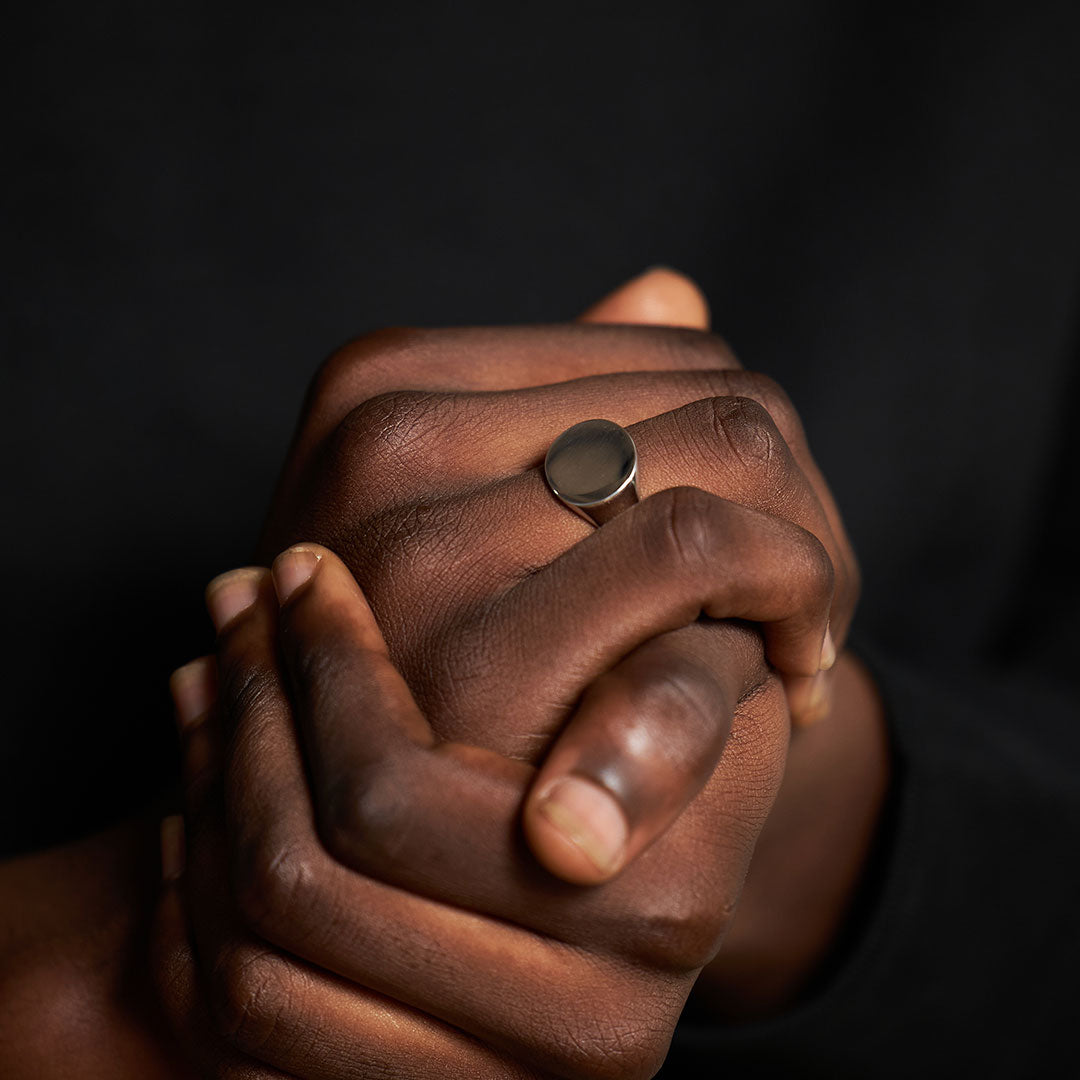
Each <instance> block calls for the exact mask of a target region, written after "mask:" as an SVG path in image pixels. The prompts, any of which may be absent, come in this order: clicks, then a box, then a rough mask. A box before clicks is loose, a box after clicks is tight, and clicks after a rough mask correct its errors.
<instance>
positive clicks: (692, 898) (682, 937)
mask: <svg viewBox="0 0 1080 1080" xmlns="http://www.w3.org/2000/svg"><path fill="white" fill-rule="evenodd" d="M651 901H652V902H651V903H650V904H649V905H648V906H647V907H645V908H643V909H642V910H640V911H638V912H637V914H636V918H635V927H634V935H633V941H634V946H633V955H634V957H635V959H637V960H638V961H639V962H640V963H643V964H646V965H648V966H649V967H653V968H657V969H659V970H661V971H667V972H675V973H684V972H692V971H697V970H698V969H699V968H701V967H703V966H704V965H705V964H707V963H708V962H709V961H710V960H711V959H712V958H713V956H715V955H716V950H717V948H718V946H719V942H720V940H721V939H722V937H723V935H724V933H725V932H726V931H727V928H728V927H729V926H730V925H731V922H732V920H733V919H734V917H735V904H734V902H732V903H727V902H725V900H724V897H723V896H720V895H717V893H716V890H715V889H714V888H710V887H709V883H708V882H705V881H691V882H684V883H682V884H681V885H680V886H679V887H678V888H672V889H669V890H666V891H665V893H664V894H663V895H659V894H657V895H656V896H654V897H652V898H651Z"/></svg>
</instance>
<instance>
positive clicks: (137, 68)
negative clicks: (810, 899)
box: [0, 0, 1080, 1077]
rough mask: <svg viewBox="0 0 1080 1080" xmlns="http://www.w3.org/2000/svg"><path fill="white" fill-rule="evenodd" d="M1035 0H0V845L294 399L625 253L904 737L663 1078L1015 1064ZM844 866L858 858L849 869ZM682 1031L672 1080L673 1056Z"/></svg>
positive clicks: (1072, 73) (1050, 204)
mask: <svg viewBox="0 0 1080 1080" xmlns="http://www.w3.org/2000/svg"><path fill="white" fill-rule="evenodd" d="M1078 47H1080V7H1078V6H1077V5H1075V4H1070V3H1066V2H1060V3H1029V4H1025V5H1003V4H1002V5H993V4H990V5H988V4H939V5H925V6H924V5H914V6H908V7H906V8H903V9H899V10H893V9H888V8H884V7H882V6H880V5H865V4H862V5H860V4H853V3H839V2H831V3H829V2H826V3H814V4H807V3H795V2H793V0H778V2H775V3H767V2H766V3H761V2H755V3H751V2H745V3H737V4H725V3H711V4H705V3H701V4H691V3H680V2H673V3H669V4H665V5H650V6H648V7H646V6H644V5H624V6H617V5H602V6H601V5H580V4H578V5H548V6H545V7H543V8H521V7H520V6H517V5H503V6H501V7H491V8H490V9H489V8H487V7H480V6H475V5H469V4H467V3H466V4H455V5H441V4H430V5H425V4H421V3H409V2H405V3H399V4H394V5H382V6H381V7H378V8H376V7H373V6H371V5H359V4H355V5H353V4H319V5H306V6H302V7H301V6H289V5H274V4H259V5H254V4H253V5H242V4H233V5H228V6H227V7H226V6H223V5H194V4H179V3H162V4H154V5H137V4H127V3H119V2H117V0H102V2H101V3H98V4H93V5H77V4H73V3H70V2H68V3H57V2H51V3H50V2H39V3H37V4H35V5H34V6H33V7H32V8H31V9H28V10H26V11H23V12H21V13H20V15H19V17H18V19H17V20H15V19H12V20H11V21H9V22H8V24H7V26H6V29H5V34H4V45H3V48H4V50H5V52H6V53H7V54H8V55H7V56H6V57H5V58H4V65H3V69H4V79H5V82H6V84H7V91H6V93H5V99H4V100H5V103H6V104H7V107H8V109H7V112H8V115H7V118H6V122H5V125H4V139H3V143H4V151H5V154H4V156H5V165H4V169H3V174H2V181H0V185H2V186H0V190H2V191H3V201H4V215H5V224H4V229H3V243H2V245H0V260H2V265H3V268H4V299H3V319H2V335H3V337H2V350H3V352H2V355H3V380H4V388H3V404H4V426H3V448H4V460H5V461H6V462H7V463H8V474H7V491H6V498H5V500H4V501H5V506H6V512H5V528H4V534H5V542H4V544H5V557H4V565H5V568H6V571H7V573H6V578H5V588H4V595H5V599H6V614H7V618H6V621H7V624H8V628H9V635H8V646H7V649H6V651H5V655H6V658H7V663H6V673H7V679H6V687H5V689H6V693H5V695H4V701H5V704H4V706H3V716H4V721H3V730H4V734H3V739H2V747H0V752H2V753H3V755H4V758H3V766H2V773H3V785H2V796H0V828H2V834H3V835H2V850H4V851H6V852H14V851H16V850H21V849H26V848H30V847H34V846H38V845H40V844H42V843H46V842H51V841H54V840H57V839H60V838H63V837H66V836H70V835H74V834H76V833H79V832H86V831H90V830H91V829H93V828H96V827H98V826H100V825H102V824H103V823H105V822H107V821H109V820H111V819H112V818H115V817H116V816H118V815H120V814H122V813H124V812H127V811H129V810H131V809H132V808H133V807H135V806H137V805H138V804H139V803H140V802H141V801H142V800H145V799H146V798H148V797H150V796H151V795H152V794H153V793H154V792H156V791H158V790H160V788H161V787H162V785H163V784H164V783H166V782H167V780H168V777H169V776H170V775H171V770H172V768H173V752H172V741H173V736H172V734H171V728H170V722H169V719H168V708H167V703H166V697H165V690H164V685H165V677H166V675H167V673H168V672H169V670H171V668H172V667H173V666H175V665H176V664H177V663H179V662H182V661H184V660H186V659H188V658H190V657H191V656H193V655H196V654H197V653H198V652H200V651H204V650H205V649H206V648H207V646H208V644H209V628H208V624H207V623H206V619H205V616H204V615H203V613H202V610H201V603H200V594H201V589H202V586H203V584H204V583H205V581H206V580H208V579H209V578H210V577H211V576H212V575H213V574H214V573H216V572H218V571H220V570H222V569H225V568H227V567H229V566H232V565H236V564H238V563H241V562H242V561H244V558H245V555H246V553H247V551H248V550H249V548H250V545H251V544H252V542H253V539H254V536H255V532H256V530H257V527H258V523H259V519H260V515H261V512H262V509H263V507H264V506H265V504H266V501H267V499H268V497H269V494H270V488H271V484H272V481H273V477H274V475H275V472H276V469H277V467H278V464H279V461H280V459H281V456H282V454H283V452H284V448H285V445H286V441H287V438H288V435H289V431H290V427H291V424H292V423H293V420H294V417H295V413H296V410H297V408H298V405H299V401H300V397H301V394H302V391H303V387H304V385H305V383H306V381H307V379H308V377H309V376H310V374H311V372H312V370H313V369H314V367H315V365H316V364H317V362H318V361H319V359H320V358H321V355H322V354H324V353H325V352H327V351H329V350H330V349H331V348H332V347H333V346H335V345H336V344H338V343H339V342H340V341H342V340H345V339H347V338H349V337H351V336H354V335H356V334H357V333H360V332H362V331H364V330H366V329H371V328H374V327H376V326H379V325H385V324H390V323H416V324H428V325H433V324H443V323H448V322H453V323H489V322H517V321H532V320H537V321H548V320H553V319H559V318H563V317H569V316H570V315H572V314H573V313H574V312H575V311H577V310H578V309H580V308H582V307H583V306H585V305H586V304H587V303H588V302H590V301H591V300H592V299H594V298H595V297H597V296H598V295H600V294H601V293H603V292H604V291H606V290H607V289H609V288H610V287H611V286H613V285H614V284H615V283H617V282H619V281H620V280H622V279H624V278H626V277H628V276H630V275H631V274H633V273H635V272H637V271H638V270H640V269H642V268H643V267H645V266H646V265H649V264H652V263H656V262H666V263H671V264H673V265H675V266H678V267H679V268H681V269H684V270H686V271H688V272H690V273H691V274H693V275H694V276H696V277H697V279H698V280H699V281H700V282H701V283H702V285H703V286H704V288H705V289H706V291H707V293H708V294H709V296H710V298H711V301H712V303H713V308H714V316H715V323H716V326H717V328H718V330H719V331H720V332H721V333H723V334H724V335H725V336H727V337H728V338H729V339H730V340H731V342H732V343H733V345H734V346H735V348H736V350H737V351H738V353H739V354H740V356H741V357H742V358H743V360H744V362H745V363H746V364H747V366H749V367H752V368H755V369H757V370H762V371H766V372H768V373H769V374H772V375H774V376H775V377H776V378H777V379H779V380H780V382H781V383H783V384H784V385H785V387H787V389H788V390H789V392H790V393H791V395H792V396H793V398H794V400H795V402H796V405H797V406H798V407H799V409H800V411H801V413H802V415H803V416H804V419H805V421H806V424H807V427H808V430H809V433H810V437H811V443H812V445H813V447H814V449H815V451H816V453H817V456H818V458H819V461H820V463H821V465H822V467H823V469H824V471H825V474H826V475H827V476H828V477H829V479H830V482H831V483H832V485H833V488H834V490H835V492H836V494H837V496H838V499H839V502H840V505H841V508H842V510H843V512H844V516H845V519H846V521H847V523H848V525H849V528H850V531H851V534H852V537H853V539H854V542H855V546H856V548H857V550H858V552H859V554H860V557H861V559H862V562H863V569H864V572H865V590H864V595H863V601H862V606H861V610H860V614H859V620H858V626H857V634H858V639H859V640H860V641H861V642H862V643H863V645H864V648H865V650H866V652H867V655H868V656H870V657H871V658H873V659H874V663H875V666H876V670H877V671H878V672H879V674H880V681H881V684H882V689H883V693H884V695H885V698H886V700H887V702H888V704H889V708H890V716H891V723H892V730H893V737H894V740H895V743H896V753H897V757H898V761H899V762H900V764H901V768H900V771H899V773H898V775H899V777H900V779H899V780H898V786H897V790H895V791H894V793H893V798H894V800H895V803H894V806H895V822H894V823H893V825H894V827H893V828H891V829H886V830H884V831H883V835H882V845H883V846H882V848H881V859H882V861H883V867H882V872H881V875H880V882H878V883H877V884H876V885H875V886H874V887H873V889H872V892H871V894H870V895H869V896H868V897H867V898H866V901H865V902H866V904H867V911H868V915H867V918H866V920H865V926H864V928H863V933H861V934H860V935H859V937H858V940H856V941H851V942H848V943H847V945H846V946H845V951H844V954H843V955H842V956H838V957H837V958H836V962H835V965H834V970H832V972H831V976H830V978H829V979H827V980H825V982H824V984H823V985H819V986H818V988H817V989H816V991H815V992H814V994H813V995H812V996H811V997H810V998H809V999H808V1000H807V1001H806V1002H804V1003H803V1004H802V1005H800V1006H799V1007H797V1008H796V1009H794V1010H793V1011H792V1012H791V1013H790V1014H789V1015H787V1016H785V1017H783V1018H781V1019H779V1020H778V1021H775V1022H771V1023H770V1024H767V1025H762V1026H754V1027H746V1028H741V1029H739V1030H733V1031H718V1030H717V1029H715V1028H709V1029H707V1030H702V1029H700V1028H695V1027H693V1026H691V1025H689V1024H687V1025H686V1027H685V1029H684V1030H681V1031H680V1033H679V1036H678V1037H677V1040H676V1049H675V1051H674V1054H673V1058H672V1064H671V1065H670V1066H669V1067H666V1068H665V1072H664V1075H670V1076H678V1075H694V1076H698V1075H700V1076H711V1075H713V1074H716V1075H723V1076H792V1075H828V1076H842V1077H848V1076H850V1077H871V1076H874V1077H876V1076H892V1075H897V1076H899V1075H901V1074H910V1073H912V1072H916V1071H917V1072H918V1073H920V1074H921V1075H954V1074H957V1073H959V1074H971V1075H980V1076H986V1077H989V1076H1003V1077H1004V1076H1009V1077H1016V1076H1039V1075H1052V1074H1051V1072H1050V1066H1049V1063H1050V1062H1051V1061H1052V1058H1053V1055H1054V1054H1055V1052H1057V1051H1059V1050H1061V1049H1063V1047H1064V1042H1065V1033H1066V1031H1067V1028H1068V1024H1067V1019H1068V1017H1069V1016H1070V1009H1071V1007H1072V1006H1073V1005H1074V1004H1075V998H1076V995H1075V991H1074V989H1073V985H1074V984H1073V981H1072V980H1071V979H1070V977H1069V976H1070V973H1071V971H1072V970H1073V969H1074V968H1075V966H1076V964H1077V961H1078V959H1080V957H1078V949H1077V940H1076V932H1075V930H1074V929H1073V927H1072V918H1073V913H1074V912H1075V911H1076V910H1077V901H1078V899H1080V898H1078V892H1080V888H1078V882H1077V871H1076V868H1075V860H1074V857H1073V852H1074V851H1075V850H1076V848H1077V841H1078V839H1080V836H1078V833H1080V830H1078V822H1077V812H1078V810H1077V808H1078V804H1080V784H1078V783H1077V782H1076V780H1075V772H1076V766H1077V763H1078V762H1080V745H1078V741H1080V737H1078V734H1077V724H1076V720H1077V707H1076V692H1077V673H1076V662H1075V658H1076V656H1077V654H1078V646H1080V634H1078V630H1077V620H1076V618H1075V616H1074V612H1075V610H1076V608H1077V603H1078V601H1080V596H1078V584H1077V583H1078V575H1077V570H1076V560H1075V541H1074V540H1073V539H1072V538H1073V536H1074V533H1073V532H1072V529H1071V519H1070V514H1071V510H1072V501H1073V500H1075V497H1076V475H1077V474H1076V459H1077V436H1076V428H1075V425H1074V424H1073V423H1072V417H1073V410H1074V409H1075V408H1076V407H1077V404H1078V385H1077V381H1076V379H1077V376H1076V368H1077V365H1076V359H1075V358H1076V355H1077V351H1076V350H1077V341H1078V336H1077V298H1078V296H1080V274H1078V269H1080V199H1078V197H1077V193H1078V192H1080V141H1078V128H1080V120H1078V117H1080V76H1078V65H1077V64H1076V59H1075V58H1076V56H1077V52H1078ZM868 888H870V886H868ZM680 1055H681V1056H682V1059H683V1061H684V1065H683V1070H682V1072H680V1071H678V1066H677V1065H676V1060H677V1058H679V1056H680Z"/></svg>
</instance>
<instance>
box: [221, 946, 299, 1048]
mask: <svg viewBox="0 0 1080 1080" xmlns="http://www.w3.org/2000/svg"><path fill="white" fill-rule="evenodd" d="M211 986H212V995H211V1001H212V1006H213V1012H214V1018H215V1021H216V1024H217V1029H218V1033H219V1034H220V1035H221V1036H222V1037H223V1038H224V1039H226V1040H227V1041H228V1042H230V1043H232V1044H233V1045H234V1046H237V1047H239V1048H240V1049H241V1050H244V1051H246V1052H248V1053H253V1052H256V1051H258V1050H259V1049H261V1048H262V1047H264V1046H266V1044H267V1043H268V1042H269V1041H270V1040H271V1039H272V1038H273V1037H274V1034H275V1032H276V1031H278V1029H279V1028H280V1025H281V1022H282V1018H283V1016H284V1014H285V1013H286V1012H287V1010H288V1009H289V1004H290V1000H291V997H292V986H291V979H290V975H289V970H288V967H287V965H286V963H285V962H284V961H282V960H280V959H279V958H278V957H276V956H275V955H274V954H273V953H272V952H270V951H269V950H267V949H264V948H260V947H258V946H255V945H247V944H230V945H227V946H225V947H224V948H223V949H222V951H221V952H220V953H219V955H218V956H217V958H216V960H215V962H214V967H213V972H212V975H211Z"/></svg>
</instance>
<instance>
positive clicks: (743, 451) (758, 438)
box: [709, 397, 781, 476]
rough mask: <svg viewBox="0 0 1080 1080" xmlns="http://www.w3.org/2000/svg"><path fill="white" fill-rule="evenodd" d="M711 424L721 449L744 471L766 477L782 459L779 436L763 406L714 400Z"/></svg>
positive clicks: (747, 401) (749, 401)
mask: <svg viewBox="0 0 1080 1080" xmlns="http://www.w3.org/2000/svg"><path fill="white" fill-rule="evenodd" d="M709 405H710V421H711V423H712V428H713V433H714V434H715V436H716V439H717V441H718V443H719V445H720V446H721V447H726V448H727V450H728V451H730V453H731V455H732V457H733V458H734V460H735V462H736V463H737V464H738V465H739V467H740V468H742V469H743V470H744V471H746V472H749V473H752V474H755V475H757V476H765V475H767V474H769V473H770V472H772V471H773V469H774V468H775V466H776V463H777V462H778V461H779V460H781V454H780V449H781V448H780V445H779V443H780V439H779V433H778V431H777V429H776V425H775V423H773V420H772V417H771V416H770V415H769V413H768V411H767V410H766V409H765V407H764V406H763V405H761V404H760V403H759V402H757V401H755V400H754V399H753V398H748V397H719V398H711V399H710V400H709Z"/></svg>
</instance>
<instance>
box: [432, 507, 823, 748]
mask: <svg viewBox="0 0 1080 1080" xmlns="http://www.w3.org/2000/svg"><path fill="white" fill-rule="evenodd" d="M567 516H569V515H567ZM493 520H498V517H497V516H493ZM476 558H477V559H478V560H479V558H480V553H477V555H476ZM470 562H471V560H470ZM464 572H466V573H475V572H478V571H475V570H473V569H472V566H469V568H468V569H466V570H465V571H464ZM832 590H833V569H832V563H831V561H830V559H829V556H828V552H827V551H826V550H825V548H824V547H823V546H822V544H821V543H820V541H818V540H817V539H816V538H815V537H814V536H813V535H812V534H811V533H810V532H809V531H807V530H806V529H803V528H801V527H800V526H798V525H795V524H793V523H792V522H790V521H787V520H786V519H784V518H780V517H777V516H774V515H771V514H766V513H762V512H761V511H757V510H752V509H750V508H748V507H745V506H742V505H740V504H738V503H733V502H729V501H728V500H725V499H720V498H717V497H716V496H713V495H710V494H708V493H706V492H703V491H700V490H698V489H688V488H678V489H668V490H666V491H663V492H659V493H658V494H656V495H654V496H651V497H650V498H648V499H646V500H644V501H643V502H642V503H641V504H640V505H639V506H637V507H634V508H633V509H631V510H629V511H627V512H626V513H624V514H623V515H621V516H620V517H618V518H616V519H614V520H613V521H611V522H609V523H607V524H606V525H604V526H603V528H601V529H598V530H594V531H593V532H592V535H590V536H587V537H586V538H585V539H584V540H583V541H582V542H581V543H579V544H576V545H574V546H572V547H570V548H569V550H567V551H565V552H564V553H563V554H561V555H559V556H558V557H557V558H556V559H555V560H554V561H553V562H552V563H550V564H549V565H547V566H543V567H541V568H539V569H536V570H535V571H533V572H532V573H530V574H529V575H528V576H525V577H524V578H523V579H520V578H519V580H518V582H517V584H516V585H514V586H513V587H512V588H510V589H508V590H507V589H505V588H504V590H503V591H502V592H501V593H500V594H499V595H498V596H497V597H496V598H494V599H485V600H484V602H483V603H482V604H476V605H473V606H472V607H471V608H467V609H465V610H464V611H463V612H462V613H460V614H459V615H458V616H457V617H456V618H454V619H451V620H450V621H449V622H447V624H445V625H444V626H442V627H441V629H440V630H439V634H440V635H441V637H443V638H444V639H445V640H446V641H448V642H452V643H453V648H452V650H451V649H450V648H449V646H448V649H447V654H448V658H447V667H446V674H447V678H446V679H444V680H441V681H440V682H439V685H440V690H439V693H438V698H437V699H436V698H435V697H434V696H432V697H430V698H429V697H428V696H427V695H425V696H424V697H423V699H422V700H423V702H424V709H425V712H426V713H427V714H428V715H430V716H431V717H432V718H433V720H435V719H436V718H437V723H438V726H439V731H440V733H441V734H442V735H444V736H445V737H447V738H452V739H455V740H458V741H461V742H467V743H473V744H475V745H479V746H488V747H490V748H492V749H496V750H498V751H499V752H500V753H503V754H506V755H507V756H510V757H515V758H519V759H521V760H526V761H530V760H535V758H536V755H537V754H538V753H539V752H541V751H542V750H543V749H544V748H545V747H546V744H547V740H548V739H549V738H550V736H551V734H553V732H554V731H555V730H557V729H558V727H560V726H561V724H562V723H563V722H564V721H565V719H566V716H567V714H568V711H569V709H570V707H571V706H572V704H573V702H574V701H575V700H576V698H577V696H578V694H579V693H580V690H581V688H582V687H583V686H587V685H588V684H589V683H590V682H591V681H592V680H593V679H595V678H596V677H598V676H599V675H600V674H602V673H603V672H604V671H606V670H608V669H609V668H610V667H611V666H612V665H613V664H615V663H616V662H618V661H619V660H620V659H621V658H622V657H623V656H624V655H625V654H626V653H627V652H628V651H629V650H630V649H632V648H634V647H636V646H637V645H639V644H641V642H643V641H644V640H647V639H648V638H649V637H653V636H655V635H657V634H661V633H665V632H666V631H668V630H674V629H678V628H679V627H681V626H685V625H688V624H689V623H692V622H693V621H694V620H695V619H696V618H698V617H699V616H700V615H702V614H705V615H708V616H710V617H713V618H741V619H747V620H751V621H753V622H758V623H760V624H762V629H763V632H764V636H765V642H766V649H767V655H768V657H769V660H770V662H771V663H772V664H773V665H774V666H775V667H776V668H777V669H778V670H780V671H783V672H786V673H790V674H795V675H811V674H815V673H816V672H817V671H818V670H819V668H820V664H821V654H822V647H823V643H824V640H825V631H826V625H827V623H828V619H829V610H830V604H831V599H832ZM428 657H429V662H430V653H429V654H428ZM451 657H452V663H453V665H454V667H451V660H450V658H451ZM452 676H456V678H455V677H452ZM507 686H512V687H513V693H512V694H509V695H508V694H507V692H506V687H507ZM538 703H543V704H544V706H545V708H544V709H538ZM541 712H542V713H543V714H544V715H543V716H540V715H539V714H540V713H541ZM496 713H497V714H498V715H500V716H501V717H502V720H503V723H502V724H500V725H499V726H498V729H497V730H493V727H492V725H491V724H490V722H489V720H488V718H489V717H490V716H491V715H493V714H496Z"/></svg>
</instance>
